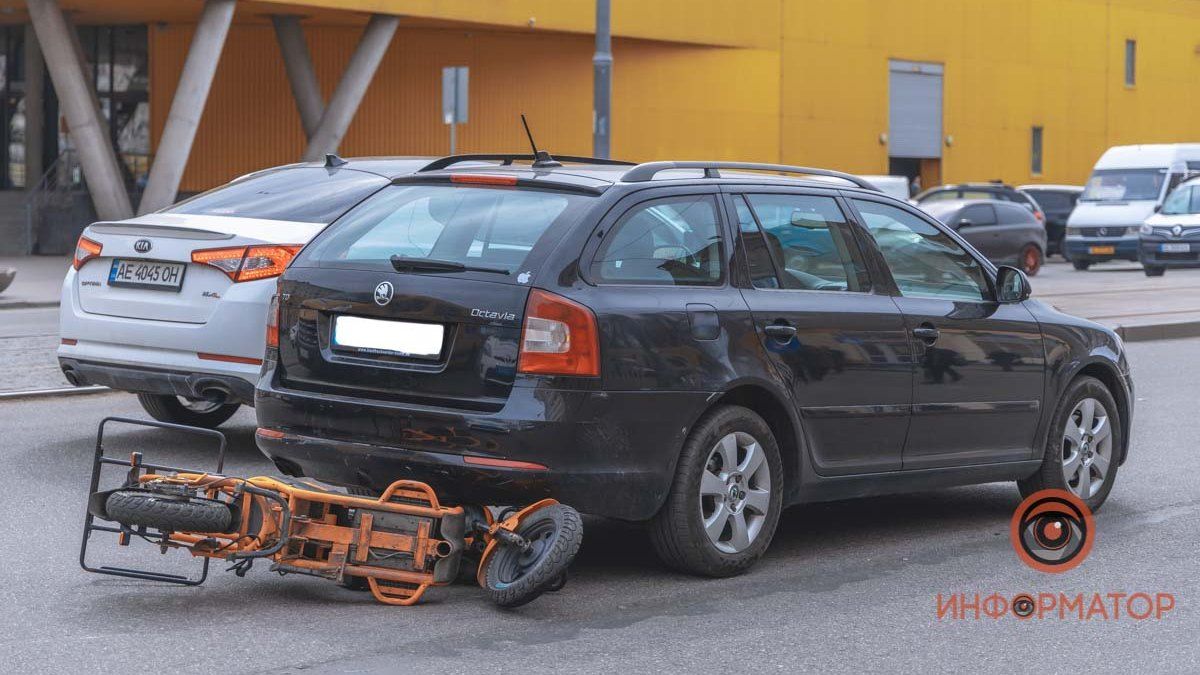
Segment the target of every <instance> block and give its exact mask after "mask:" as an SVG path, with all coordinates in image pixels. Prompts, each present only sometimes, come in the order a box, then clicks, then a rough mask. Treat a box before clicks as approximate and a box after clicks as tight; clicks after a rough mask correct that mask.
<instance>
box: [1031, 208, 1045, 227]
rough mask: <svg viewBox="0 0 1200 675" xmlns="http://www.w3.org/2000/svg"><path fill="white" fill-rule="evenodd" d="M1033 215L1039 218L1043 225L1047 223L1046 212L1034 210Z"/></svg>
mask: <svg viewBox="0 0 1200 675" xmlns="http://www.w3.org/2000/svg"><path fill="white" fill-rule="evenodd" d="M1033 217H1034V218H1037V219H1038V222H1039V223H1042V224H1043V225H1044V224H1045V223H1046V214H1045V213H1042V212H1041V211H1034V212H1033Z"/></svg>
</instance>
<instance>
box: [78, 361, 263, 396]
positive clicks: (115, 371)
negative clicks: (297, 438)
mask: <svg viewBox="0 0 1200 675" xmlns="http://www.w3.org/2000/svg"><path fill="white" fill-rule="evenodd" d="M58 365H59V367H61V368H62V370H63V374H64V375H66V377H67V381H68V382H70V383H71V384H74V385H76V386H80V387H83V386H88V385H97V384H98V385H101V386H105V387H109V388H111V389H118V390H121V391H131V392H135V393H140V394H165V395H167V396H183V397H186V398H212V397H213V396H214V394H217V395H220V396H223V397H224V400H225V402H227V403H243V404H246V405H254V384H253V383H252V382H251V381H248V380H246V379H245V378H243V377H241V376H239V375H228V374H221V373H195V372H190V373H189V372H182V371H171V370H162V369H159V368H143V367H137V366H128V365H118V364H112V363H96V362H92V361H81V360H79V359H74V358H63V357H59V359H58Z"/></svg>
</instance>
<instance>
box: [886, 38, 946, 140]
mask: <svg viewBox="0 0 1200 675" xmlns="http://www.w3.org/2000/svg"><path fill="white" fill-rule="evenodd" d="M888 66H889V67H888V70H889V73H888V75H889V77H888V84H889V92H890V95H889V98H890V114H889V119H888V154H889V155H891V156H892V157H918V158H934V157H941V156H942V65H941V64H938V63H917V62H915V61H895V60H893V61H890V62H889V63H888Z"/></svg>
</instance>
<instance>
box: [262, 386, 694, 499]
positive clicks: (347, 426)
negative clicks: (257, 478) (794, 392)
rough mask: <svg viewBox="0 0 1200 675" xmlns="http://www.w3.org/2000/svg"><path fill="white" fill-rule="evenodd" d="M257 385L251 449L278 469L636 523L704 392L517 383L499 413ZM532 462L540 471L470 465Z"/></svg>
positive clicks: (658, 492) (662, 493) (660, 494)
mask: <svg viewBox="0 0 1200 675" xmlns="http://www.w3.org/2000/svg"><path fill="white" fill-rule="evenodd" d="M267 381H268V380H267V378H264V380H263V382H260V384H259V388H258V390H257V392H256V397H257V398H256V409H257V412H258V421H259V426H261V427H265V428H269V429H272V430H277V431H281V432H283V433H284V434H285V435H284V436H283V437H282V438H274V437H272V436H274V434H272V436H264V435H263V434H259V435H258V436H257V440H258V446H259V448H260V449H261V450H262V451H263V452H264V453H265V454H266V455H267V456H268V457H269V458H271V459H272V460H273V461H275V463H276V465H277V466H278V467H279V468H280V470H282V471H284V472H285V473H289V474H292V475H303V476H308V477H312V478H316V479H319V480H323V481H327V482H331V483H335V484H340V485H353V486H363V487H370V488H372V489H375V490H382V489H383V488H384V487H386V486H387V485H388V484H389V483H391V482H392V481H394V480H398V479H401V478H409V479H414V480H420V481H424V482H426V483H429V484H430V485H432V486H433V487H434V489H436V490H437V491H438V493H439V495H441V496H443V498H445V499H446V500H447V501H448V502H449V503H477V504H522V503H528V502H530V501H533V500H536V499H539V498H542V497H554V498H556V499H559V500H560V501H563V502H564V503H567V504H570V505H572V506H574V507H575V508H577V509H579V510H580V511H583V512H585V513H592V514H597V515H603V516H609V517H614V518H623V519H628V520H644V519H646V518H649V517H651V516H652V515H654V513H655V512H657V511H658V509H659V507H660V506H661V505H662V502H663V500H664V499H665V498H666V495H667V492H668V490H669V489H670V485H671V479H672V477H673V473H674V468H675V462H676V460H677V459H678V456H679V451H680V448H681V447H682V444H683V440H684V438H685V437H686V435H687V431H688V426H689V425H690V424H691V423H692V422H693V421H694V420H695V419H696V418H697V417H698V416H699V415H700V413H701V412H702V411H703V410H704V408H705V406H706V401H707V400H708V398H709V394H707V393H703V392H599V391H563V390H547V389H540V388H523V387H515V388H514V389H513V390H512V394H511V396H510V398H509V401H508V403H507V404H506V405H505V407H504V408H503V409H502V410H501V411H500V412H498V413H494V414H486V413H468V412H461V411H454V410H448V409H444V408H437V409H433V408H425V407H422V406H416V405H406V404H397V403H388V402H378V401H372V402H370V403H365V402H363V401H358V400H353V399H341V398H339V397H334V396H327V395H323V394H313V393H308V392H295V391H290V390H280V389H277V388H274V387H272V386H271V385H269V384H267ZM467 456H471V457H482V458H491V459H502V460H515V461H521V462H532V463H535V464H539V465H542V466H544V467H546V469H545V470H531V469H513V468H504V467H490V466H478V465H473V464H468V463H467V461H466V459H465V457H467Z"/></svg>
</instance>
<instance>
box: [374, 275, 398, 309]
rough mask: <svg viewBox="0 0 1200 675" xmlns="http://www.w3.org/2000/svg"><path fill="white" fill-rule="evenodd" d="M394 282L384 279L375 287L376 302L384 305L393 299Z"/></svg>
mask: <svg viewBox="0 0 1200 675" xmlns="http://www.w3.org/2000/svg"><path fill="white" fill-rule="evenodd" d="M393 290H394V289H393V288H392V282H390V281H383V282H380V284H379V285H378V286H376V287H375V304H377V305H379V306H380V307H382V306H383V305H386V304H388V303H389V302H391V301H392V292H393Z"/></svg>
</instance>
